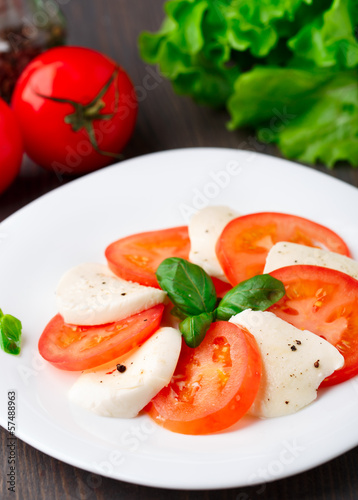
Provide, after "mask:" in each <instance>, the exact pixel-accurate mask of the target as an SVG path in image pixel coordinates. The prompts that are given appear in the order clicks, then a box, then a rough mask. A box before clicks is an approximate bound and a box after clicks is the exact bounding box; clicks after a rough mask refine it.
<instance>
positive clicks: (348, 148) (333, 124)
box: [259, 71, 358, 168]
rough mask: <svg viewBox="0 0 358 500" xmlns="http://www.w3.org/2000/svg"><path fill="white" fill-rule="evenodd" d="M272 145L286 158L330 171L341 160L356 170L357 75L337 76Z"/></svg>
mask: <svg viewBox="0 0 358 500" xmlns="http://www.w3.org/2000/svg"><path fill="white" fill-rule="evenodd" d="M259 137H260V132H259ZM275 141H276V142H277V144H278V146H279V147H280V149H281V151H282V152H283V154H284V155H285V156H287V157H288V158H292V159H296V160H299V161H303V162H306V163H316V162H318V161H319V162H322V163H323V164H325V165H327V166H328V167H330V168H332V167H333V166H334V165H335V163H336V162H337V161H344V160H345V161H347V162H349V163H351V165H353V166H355V167H358V71H353V72H347V73H344V74H343V73H339V74H338V75H337V76H336V77H335V78H334V79H332V80H331V81H330V82H329V83H328V84H327V85H326V86H325V87H324V88H322V89H321V92H320V97H319V98H317V100H316V102H315V104H314V105H313V106H312V107H311V108H310V109H309V110H308V111H306V112H305V113H304V114H302V115H300V116H298V117H297V119H295V120H293V121H292V123H290V124H289V125H288V126H287V127H286V128H285V129H284V130H282V131H281V132H280V133H278V134H277V136H276V138H275Z"/></svg>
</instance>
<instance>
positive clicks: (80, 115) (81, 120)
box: [33, 66, 123, 159]
mask: <svg viewBox="0 0 358 500" xmlns="http://www.w3.org/2000/svg"><path fill="white" fill-rule="evenodd" d="M118 72H119V68H118V66H116V68H115V69H114V71H113V73H112V74H111V76H110V78H109V79H108V80H107V82H106V83H105V85H104V86H103V87H102V88H101V90H100V91H99V93H98V94H97V95H96V96H95V97H94V98H93V99H92V101H91V102H89V103H88V104H82V103H80V102H77V101H73V100H72V99H65V98H62V97H53V96H46V95H44V94H41V93H40V92H36V91H35V90H34V91H33V92H34V93H35V94H36V95H37V96H39V97H42V98H43V99H48V100H50V101H54V102H57V103H59V104H70V105H71V106H73V107H74V112H73V113H71V114H69V115H67V116H66V117H65V123H67V124H68V125H70V126H71V127H72V130H73V131H74V132H79V131H80V130H82V129H84V130H86V132H87V134H88V138H89V140H90V143H91V145H92V147H93V149H94V150H95V151H97V153H99V154H101V155H103V156H109V157H111V158H116V159H122V158H123V155H121V154H117V153H112V152H110V151H103V150H102V149H100V147H99V146H98V142H97V139H96V134H95V129H94V126H93V122H94V121H95V120H111V119H112V118H113V117H114V115H115V114H116V112H117V111H118V101H119V90H118V84H117V85H115V87H114V90H115V100H114V110H113V113H109V114H108V113H107V114H101V110H102V109H103V108H104V107H105V106H106V103H105V102H104V101H103V99H102V98H103V97H104V96H105V94H106V93H107V92H108V90H109V88H110V86H111V84H112V83H113V82H114V81H115V80H116V78H117V76H118Z"/></svg>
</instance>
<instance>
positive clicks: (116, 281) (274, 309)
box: [39, 206, 358, 434]
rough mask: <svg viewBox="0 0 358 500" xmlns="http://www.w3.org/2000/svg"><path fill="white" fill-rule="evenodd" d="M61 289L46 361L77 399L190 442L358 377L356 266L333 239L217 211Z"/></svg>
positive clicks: (133, 245)
mask: <svg viewBox="0 0 358 500" xmlns="http://www.w3.org/2000/svg"><path fill="white" fill-rule="evenodd" d="M105 257H106V259H107V265H104V264H98V263H86V264H80V265H78V266H77V267H75V268H73V269H70V270H69V271H68V272H67V273H66V274H65V275H64V276H63V277H62V279H61V280H60V282H59V284H58V286H57V290H56V300H57V309H58V311H59V313H58V314H57V315H56V316H55V317H54V318H53V319H52V320H51V321H50V322H49V323H48V325H47V326H46V327H45V329H44V331H43V333H42V335H41V337H40V340H39V352H40V354H41V355H42V356H43V357H44V358H45V359H46V360H47V361H49V362H50V363H52V364H53V365H54V366H56V367H57V368H60V369H63V370H73V371H81V372H82V373H81V374H80V375H79V377H78V379H77V381H76V382H75V384H74V385H73V387H72V388H71V390H70V392H69V397H70V399H71V400H72V401H73V402H74V403H76V404H78V405H81V406H83V407H84V408H86V409H88V410H90V411H93V412H95V413H97V414H99V415H103V416H105V417H119V418H132V417H135V416H136V415H138V413H139V412H140V411H142V410H144V411H146V412H147V413H148V414H149V415H150V417H151V418H152V419H153V420H155V421H156V422H157V423H158V424H159V425H161V426H163V427H164V428H166V429H169V430H172V431H174V432H179V433H184V434H209V433H214V432H218V431H221V430H223V429H227V428H228V427H230V426H231V425H233V424H234V423H236V422H237V421H238V420H239V419H240V418H241V417H242V416H243V415H245V414H246V413H250V414H252V415H254V416H256V417H261V418H268V417H276V416H282V415H288V414H291V413H294V412H296V411H298V410H300V409H301V408H303V407H305V406H306V405H308V404H309V403H311V402H312V401H313V400H314V399H316V397H317V389H318V387H319V386H323V385H325V386H329V385H333V384H337V383H340V382H343V381H345V380H347V379H349V378H351V377H354V376H355V375H357V374H358V262H356V261H354V260H353V259H352V258H351V255H350V252H349V249H348V247H347V245H346V244H345V242H344V241H343V239H342V238H341V237H340V236H338V235H337V234H336V233H335V232H333V231H332V230H330V229H328V228H326V227H324V226H322V225H320V224H317V223H315V222H313V221H310V220H308V219H304V218H302V217H298V216H294V215H289V214H282V213H255V214H248V215H239V214H238V213H237V212H236V211H234V210H232V209H230V208H228V207H223V206H210V207H207V208H204V209H203V210H201V211H199V212H198V213H197V214H196V215H194V216H193V217H192V219H191V221H190V223H189V226H188V227H186V226H183V227H174V228H170V229H164V230H159V231H151V232H146V233H140V234H134V235H131V236H127V237H125V238H121V239H119V240H117V241H115V242H113V243H111V244H110V245H109V246H108V247H107V248H106V250H105Z"/></svg>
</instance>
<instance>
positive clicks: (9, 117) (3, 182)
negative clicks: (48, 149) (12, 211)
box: [0, 99, 23, 194]
mask: <svg viewBox="0 0 358 500" xmlns="http://www.w3.org/2000/svg"><path fill="white" fill-rule="evenodd" d="M22 154H23V145H22V137H21V132H20V127H19V125H18V123H17V120H16V116H15V115H14V113H13V111H12V110H11V109H10V108H9V106H8V105H7V104H6V102H5V101H3V100H2V99H0V194H1V193H2V192H3V191H5V190H6V189H7V188H8V187H9V186H10V184H11V183H12V182H13V180H14V179H15V177H16V176H17V174H18V173H19V171H20V167H21V161H22Z"/></svg>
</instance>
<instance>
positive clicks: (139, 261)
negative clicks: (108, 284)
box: [105, 226, 190, 288]
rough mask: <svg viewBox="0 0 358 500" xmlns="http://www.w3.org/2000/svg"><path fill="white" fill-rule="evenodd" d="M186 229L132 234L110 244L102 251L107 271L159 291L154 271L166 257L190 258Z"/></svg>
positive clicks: (184, 227)
mask: <svg viewBox="0 0 358 500" xmlns="http://www.w3.org/2000/svg"><path fill="white" fill-rule="evenodd" d="M189 250H190V240H189V234H188V227H187V226H181V227H173V228H170V229H162V230H159V231H150V232H147V233H138V234H133V235H132V236H127V237H126V238H122V239H120V240H117V241H115V242H113V243H111V244H110V245H109V246H108V247H107V248H106V251H105V255H106V259H107V261H108V266H109V268H110V269H111V270H112V271H113V272H114V273H115V274H116V275H117V276H119V277H120V278H123V279H125V280H128V281H135V282H137V283H140V284H141V285H146V286H153V287H156V288H160V286H159V284H158V281H157V278H156V276H155V272H156V270H157V269H158V266H159V264H160V263H161V262H162V261H163V260H164V259H167V258H168V257H181V258H182V259H188V258H189Z"/></svg>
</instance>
